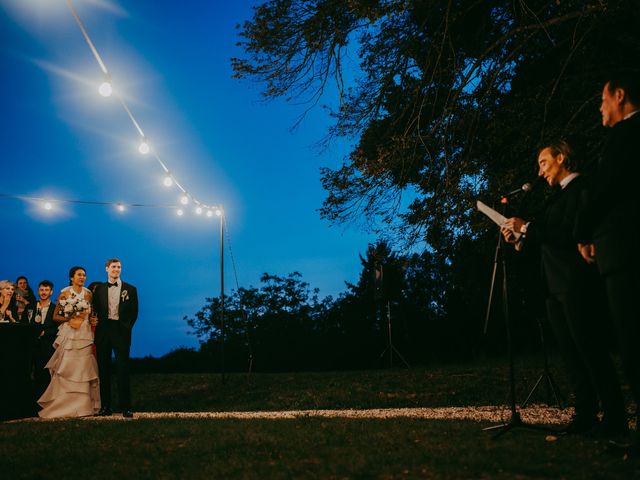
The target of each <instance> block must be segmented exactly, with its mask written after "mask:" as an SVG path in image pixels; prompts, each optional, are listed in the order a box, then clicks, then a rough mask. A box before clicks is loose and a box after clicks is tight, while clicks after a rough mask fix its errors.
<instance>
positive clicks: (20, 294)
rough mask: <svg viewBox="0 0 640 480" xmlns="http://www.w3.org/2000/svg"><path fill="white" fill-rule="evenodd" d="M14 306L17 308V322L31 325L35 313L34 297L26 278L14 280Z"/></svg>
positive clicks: (21, 277)
mask: <svg viewBox="0 0 640 480" xmlns="http://www.w3.org/2000/svg"><path fill="white" fill-rule="evenodd" d="M15 296H16V305H17V307H18V318H19V319H20V320H19V321H21V322H24V323H31V321H32V320H33V314H34V313H35V304H36V296H35V295H34V293H33V290H32V289H31V287H30V286H29V281H28V280H27V277H25V276H20V277H18V278H17V279H16V293H15Z"/></svg>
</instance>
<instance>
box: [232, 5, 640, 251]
mask: <svg viewBox="0 0 640 480" xmlns="http://www.w3.org/2000/svg"><path fill="white" fill-rule="evenodd" d="M240 35H241V37H242V40H241V42H240V45H241V47H242V48H243V50H244V52H245V55H244V57H243V58H234V59H233V60H232V64H233V68H234V71H235V75H236V76H237V77H239V78H249V79H254V80H257V81H259V82H261V83H262V84H263V85H264V92H263V93H264V96H265V97H266V98H276V97H284V98H286V99H288V100H296V101H303V102H308V103H309V106H312V105H315V104H317V103H318V102H319V101H320V98H321V97H322V95H323V93H326V92H327V91H329V90H331V91H333V88H337V91H338V93H339V104H338V105H335V106H332V109H331V114H332V115H333V117H334V119H335V122H334V124H333V126H332V127H331V130H330V132H329V133H330V137H331V136H346V137H348V138H350V139H352V140H354V141H355V146H354V149H353V150H352V152H351V153H350V155H349V156H348V158H346V159H344V162H343V164H342V166H341V167H339V168H337V169H330V168H324V169H323V170H322V182H323V186H324V188H325V189H326V191H327V197H326V199H325V201H324V204H323V206H322V209H321V214H322V216H323V217H324V218H326V219H328V220H330V221H334V222H341V221H347V220H352V219H356V218H358V219H359V218H365V219H368V220H370V221H371V224H372V225H373V226H374V228H379V229H380V230H379V231H389V225H392V226H393V227H394V231H395V232H396V233H397V234H398V235H400V236H401V237H402V238H403V239H405V240H409V241H412V240H416V239H417V240H426V241H427V243H428V244H429V245H431V246H432V247H433V248H435V249H436V250H443V251H447V252H451V251H453V249H454V248H455V242H456V241H458V240H459V238H460V235H461V234H465V235H475V233H476V231H475V230H474V221H475V220H474V218H473V217H471V212H472V208H471V202H470V200H472V199H475V198H477V197H478V196H479V195H492V194H495V192H496V191H500V190H502V189H503V188H505V187H506V186H508V187H510V186H511V185H512V184H513V183H514V182H522V181H523V180H524V179H528V177H530V176H531V175H533V173H534V170H533V163H534V160H535V153H536V152H535V150H536V148H537V146H538V145H539V143H540V142H541V141H545V140H548V139H549V138H550V137H555V136H558V135H581V136H582V139H583V141H584V142H585V143H586V144H587V145H588V146H589V147H591V148H592V149H595V148H596V147H597V146H598V144H599V142H600V141H601V134H600V129H599V128H598V127H599V118H598V101H599V93H600V90H601V87H602V81H603V78H604V77H605V75H606V73H607V72H610V71H611V70H613V69H629V68H634V69H637V68H638V65H637V59H638V58H639V57H640V7H639V2H638V1H637V0H555V1H551V0H516V1H513V0H270V1H267V2H265V3H264V4H263V5H261V6H259V7H257V8H256V9H255V13H254V16H253V18H252V19H251V20H249V21H247V22H245V23H244V24H243V25H242V27H241V32H240ZM334 85H335V87H334Z"/></svg>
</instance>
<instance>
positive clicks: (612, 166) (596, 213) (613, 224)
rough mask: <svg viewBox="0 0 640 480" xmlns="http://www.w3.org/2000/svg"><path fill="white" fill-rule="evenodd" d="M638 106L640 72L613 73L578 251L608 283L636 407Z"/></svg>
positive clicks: (639, 390) (639, 392) (639, 365)
mask: <svg viewBox="0 0 640 480" xmlns="http://www.w3.org/2000/svg"><path fill="white" fill-rule="evenodd" d="M639 109H640V74H638V73H632V74H619V75H616V76H612V77H611V78H610V79H609V81H608V82H606V84H605V85H604V88H603V89H602V103H601V106H600V113H601V114H602V125H603V126H605V127H608V128H610V129H611V131H610V133H609V138H608V139H607V142H606V144H605V147H604V150H603V152H602V155H601V157H600V159H599V162H598V168H597V171H596V174H595V175H594V177H593V182H592V183H591V184H590V188H589V190H588V196H587V198H586V201H585V205H584V210H583V215H582V219H583V221H582V222H581V223H580V225H579V228H578V238H579V240H580V252H581V254H582V255H583V257H584V258H585V259H586V260H587V261H590V262H593V261H594V260H595V263H596V264H597V266H598V270H599V271H600V274H601V275H602V276H603V278H604V281H605V284H606V289H607V296H608V299H609V307H610V310H611V317H612V320H613V324H614V328H615V331H616V337H617V339H618V348H619V350H620V356H621V357H622V364H623V368H624V371H625V373H626V377H627V380H628V382H629V385H630V387H631V393H632V395H633V398H634V400H635V402H636V405H640V313H639V311H638V298H639V297H640V257H639V256H638V251H639V250H640V228H638V225H640V223H639V222H640V195H638V187H637V183H638V180H639V179H640V113H638V110H639ZM636 415H638V411H637V410H636ZM636 447H637V439H636Z"/></svg>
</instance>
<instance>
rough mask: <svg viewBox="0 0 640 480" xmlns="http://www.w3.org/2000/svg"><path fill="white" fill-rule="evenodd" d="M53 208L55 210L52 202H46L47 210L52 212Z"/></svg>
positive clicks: (45, 207)
mask: <svg viewBox="0 0 640 480" xmlns="http://www.w3.org/2000/svg"><path fill="white" fill-rule="evenodd" d="M52 208H53V205H52V204H51V202H44V209H45V210H51V209H52Z"/></svg>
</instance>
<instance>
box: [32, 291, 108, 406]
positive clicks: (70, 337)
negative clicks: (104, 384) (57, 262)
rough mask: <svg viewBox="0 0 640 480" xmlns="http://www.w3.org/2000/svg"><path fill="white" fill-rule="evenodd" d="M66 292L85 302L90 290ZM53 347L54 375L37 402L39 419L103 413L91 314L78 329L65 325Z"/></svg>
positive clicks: (52, 371) (61, 326)
mask: <svg viewBox="0 0 640 480" xmlns="http://www.w3.org/2000/svg"><path fill="white" fill-rule="evenodd" d="M63 292H66V293H67V295H72V296H82V297H83V298H85V299H86V298H88V295H87V294H88V293H89V290H87V289H86V288H83V289H82V292H81V293H76V292H75V291H74V290H73V288H71V287H67V288H65V289H64V290H63ZM53 346H54V348H55V349H56V350H55V353H54V354H53V355H52V356H51V358H50V359H49V361H48V362H47V364H46V365H45V368H48V369H49V372H50V373H51V382H50V383H49V387H48V388H47V389H46V390H45V392H44V393H43V394H42V396H41V397H40V399H39V400H38V403H39V404H40V406H41V407H42V410H41V411H40V412H39V414H38V415H40V417H42V418H60V417H84V416H88V415H94V414H96V413H97V412H98V410H100V387H99V380H98V364H97V362H96V358H95V356H94V355H93V351H92V346H93V333H92V332H91V325H90V324H89V312H87V313H86V314H85V318H84V320H83V322H82V324H81V325H80V327H79V328H72V327H71V326H70V325H69V323H68V322H64V323H62V324H61V325H60V326H59V327H58V336H57V337H56V340H55V342H54V343H53Z"/></svg>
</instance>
